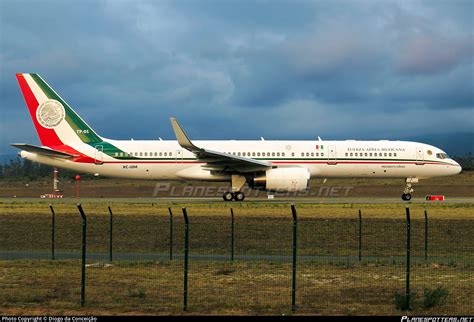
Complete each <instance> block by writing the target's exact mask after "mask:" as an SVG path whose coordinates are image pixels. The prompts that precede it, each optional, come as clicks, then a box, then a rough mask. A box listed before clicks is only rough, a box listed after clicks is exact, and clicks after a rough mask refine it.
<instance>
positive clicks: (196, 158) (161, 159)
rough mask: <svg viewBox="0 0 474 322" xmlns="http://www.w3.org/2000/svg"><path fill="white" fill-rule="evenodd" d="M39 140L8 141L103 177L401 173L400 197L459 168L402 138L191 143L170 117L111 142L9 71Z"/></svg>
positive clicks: (278, 182) (243, 178)
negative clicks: (166, 133) (146, 132)
mask: <svg viewBox="0 0 474 322" xmlns="http://www.w3.org/2000/svg"><path fill="white" fill-rule="evenodd" d="M16 77H17V80H18V83H19V86H20V89H21V91H22V93H23V96H24V99H25V102H26V105H27V107H28V110H29V112H30V115H31V118H32V120H33V124H34V126H35V128H36V131H37V133H38V136H39V139H40V142H41V146H38V145H31V144H23V143H22V144H12V146H14V147H16V148H19V149H20V150H21V152H19V154H20V156H21V157H23V158H26V159H28V160H31V161H34V162H39V163H42V164H46V165H49V166H53V167H58V168H66V169H71V170H74V171H78V172H81V173H90V174H94V175H103V176H109V177H119V178H130V179H148V180H177V181H194V180H195V181H214V182H229V183H230V186H231V188H230V191H226V192H225V193H224V194H223V196H222V198H223V199H224V200H225V201H232V200H234V201H243V200H244V199H245V195H244V193H243V192H242V188H243V187H244V186H245V185H246V184H247V185H248V186H249V187H250V188H251V189H258V190H264V191H269V192H272V191H277V192H297V191H305V190H307V189H308V187H309V180H310V179H311V178H403V179H405V183H406V185H405V189H404V190H403V194H402V199H403V200H405V201H408V200H410V199H411V197H412V196H411V193H412V192H413V191H414V189H413V187H412V184H413V183H417V182H418V180H419V179H426V178H432V177H440V176H450V175H455V174H458V173H460V172H461V170H462V169H461V166H460V165H459V164H458V163H457V162H456V161H454V160H453V159H451V158H450V157H449V156H448V155H447V154H446V152H444V151H443V150H441V149H439V148H437V147H435V146H432V145H428V144H423V143H418V142H408V141H387V140H380V141H356V140H346V141H323V140H321V139H320V138H319V137H318V140H312V141H311V140H308V141H271V140H264V139H263V138H262V139H261V140H245V141H236V140H229V141H228V140H219V141H197V140H196V141H194V140H191V139H190V138H189V136H188V135H187V134H186V132H185V131H184V130H183V128H182V127H181V125H180V124H179V123H178V121H177V120H176V119H175V118H173V117H172V118H170V120H171V125H172V127H173V130H174V133H175V136H176V140H161V139H160V140H112V139H106V138H104V137H102V136H100V135H98V134H97V132H95V131H94V130H93V129H92V128H91V127H90V126H89V125H88V124H87V123H86V122H85V121H84V120H83V119H82V118H81V117H80V116H79V115H78V114H77V113H76V112H75V111H74V110H73V109H72V107H71V106H70V105H69V104H68V103H67V102H66V101H65V100H63V99H62V98H61V97H60V96H59V95H58V94H57V93H56V92H55V91H54V89H53V88H52V87H51V86H49V85H48V84H47V83H46V82H45V81H44V80H43V79H42V78H41V76H40V75H38V74H16Z"/></svg>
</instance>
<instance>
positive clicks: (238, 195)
mask: <svg viewBox="0 0 474 322" xmlns="http://www.w3.org/2000/svg"><path fill="white" fill-rule="evenodd" d="M244 199H245V195H244V194H243V193H242V192H240V191H237V192H236V193H234V200H235V201H244Z"/></svg>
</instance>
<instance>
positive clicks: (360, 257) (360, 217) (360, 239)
mask: <svg viewBox="0 0 474 322" xmlns="http://www.w3.org/2000/svg"><path fill="white" fill-rule="evenodd" d="M361 260H362V211H361V210H360V209H359V262H360V261H361Z"/></svg>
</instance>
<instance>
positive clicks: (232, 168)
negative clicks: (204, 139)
mask: <svg viewBox="0 0 474 322" xmlns="http://www.w3.org/2000/svg"><path fill="white" fill-rule="evenodd" d="M171 125H172V126H173V130H174V133H175V135H176V139H177V140H178V143H179V145H181V147H182V148H184V149H186V150H188V151H190V152H192V153H194V155H195V156H196V157H197V159H198V160H199V161H202V162H206V164H205V165H203V168H204V169H206V170H211V171H223V172H231V173H248V172H255V171H262V170H267V169H269V168H271V167H272V164H271V163H270V162H266V161H259V160H255V159H252V158H246V157H240V156H235V155H232V154H228V153H224V152H219V151H212V150H208V149H204V148H200V147H197V146H196V145H194V143H192V142H191V140H190V139H189V137H188V136H187V135H186V133H185V132H184V130H183V129H182V128H181V126H180V125H179V123H178V121H177V120H176V119H175V118H174V117H172V118H171Z"/></svg>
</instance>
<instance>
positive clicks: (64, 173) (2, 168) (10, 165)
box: [0, 152, 474, 181]
mask: <svg viewBox="0 0 474 322" xmlns="http://www.w3.org/2000/svg"><path fill="white" fill-rule="evenodd" d="M453 159H454V160H456V161H457V162H458V163H459V164H460V165H461V167H462V168H463V171H472V170H474V157H473V155H472V153H471V152H469V153H466V154H465V155H464V156H460V157H453ZM76 174H77V173H76V172H74V171H71V170H67V169H60V170H59V177H60V178H62V179H73V178H74V177H75V176H76ZM52 175H53V167H51V166H48V165H44V164H40V163H36V162H32V161H30V160H27V159H22V158H20V157H17V158H15V159H11V160H10V161H9V162H7V163H5V164H0V179H3V180H9V179H11V180H16V179H28V180H30V181H34V180H36V179H42V178H46V177H51V176H52ZM81 177H82V178H84V179H87V178H92V177H93V175H87V174H86V175H83V174H81Z"/></svg>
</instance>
